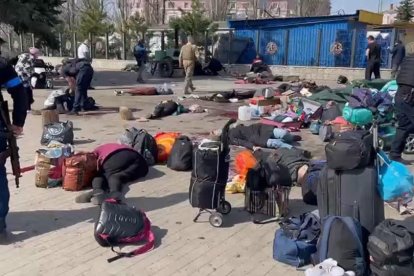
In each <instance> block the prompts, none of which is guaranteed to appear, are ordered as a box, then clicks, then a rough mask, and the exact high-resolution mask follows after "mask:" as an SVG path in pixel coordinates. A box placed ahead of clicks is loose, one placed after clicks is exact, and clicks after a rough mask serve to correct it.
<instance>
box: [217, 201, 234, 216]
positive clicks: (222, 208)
mask: <svg viewBox="0 0 414 276" xmlns="http://www.w3.org/2000/svg"><path fill="white" fill-rule="evenodd" d="M217 212H219V213H221V214H223V215H227V214H230V212H231V204H230V203H229V202H228V201H225V200H224V201H223V202H222V203H221V204H220V205H219V207H218V208H217Z"/></svg>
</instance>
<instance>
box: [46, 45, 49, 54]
mask: <svg viewBox="0 0 414 276" xmlns="http://www.w3.org/2000/svg"><path fill="white" fill-rule="evenodd" d="M46 56H47V57H48V56H49V47H47V46H46Z"/></svg>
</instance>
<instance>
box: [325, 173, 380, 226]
mask: <svg viewBox="0 0 414 276" xmlns="http://www.w3.org/2000/svg"><path fill="white" fill-rule="evenodd" d="M377 183H378V173H377V168H376V167H375V166H372V167H366V168H362V169H354V170H349V171H335V170H332V169H329V168H328V167H327V166H325V167H324V168H323V169H322V171H321V177H320V180H319V183H318V189H317V198H318V209H319V214H320V217H321V218H324V217H326V216H328V215H331V216H344V217H353V218H355V219H356V220H358V221H359V222H360V223H361V225H362V227H363V229H364V230H365V231H368V233H371V232H372V231H373V230H374V228H375V227H376V226H377V225H378V224H379V223H380V222H382V221H383V220H384V219H385V218H384V202H383V200H382V199H381V197H380V195H379V193H378V189H377Z"/></svg>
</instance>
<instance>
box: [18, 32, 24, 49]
mask: <svg viewBox="0 0 414 276" xmlns="http://www.w3.org/2000/svg"><path fill="white" fill-rule="evenodd" d="M19 39H20V52H22V53H23V49H24V47H23V35H22V34H21V33H20V34H19Z"/></svg>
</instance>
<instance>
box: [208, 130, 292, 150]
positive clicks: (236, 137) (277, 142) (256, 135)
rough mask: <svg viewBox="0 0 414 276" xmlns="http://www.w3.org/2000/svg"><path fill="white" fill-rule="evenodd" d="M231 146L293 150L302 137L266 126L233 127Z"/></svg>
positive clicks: (230, 133) (230, 137)
mask: <svg viewBox="0 0 414 276" xmlns="http://www.w3.org/2000/svg"><path fill="white" fill-rule="evenodd" d="M214 134H216V135H217V133H214ZM228 135H229V141H230V144H232V145H235V146H242V147H245V148H248V149H252V150H256V149H259V148H287V149H291V148H293V146H292V145H291V143H292V142H294V141H299V140H300V136H297V135H292V134H290V132H289V131H287V130H286V129H281V128H275V127H274V126H269V125H264V124H253V125H250V126H245V125H232V126H231V128H230V129H229V133H228Z"/></svg>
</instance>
